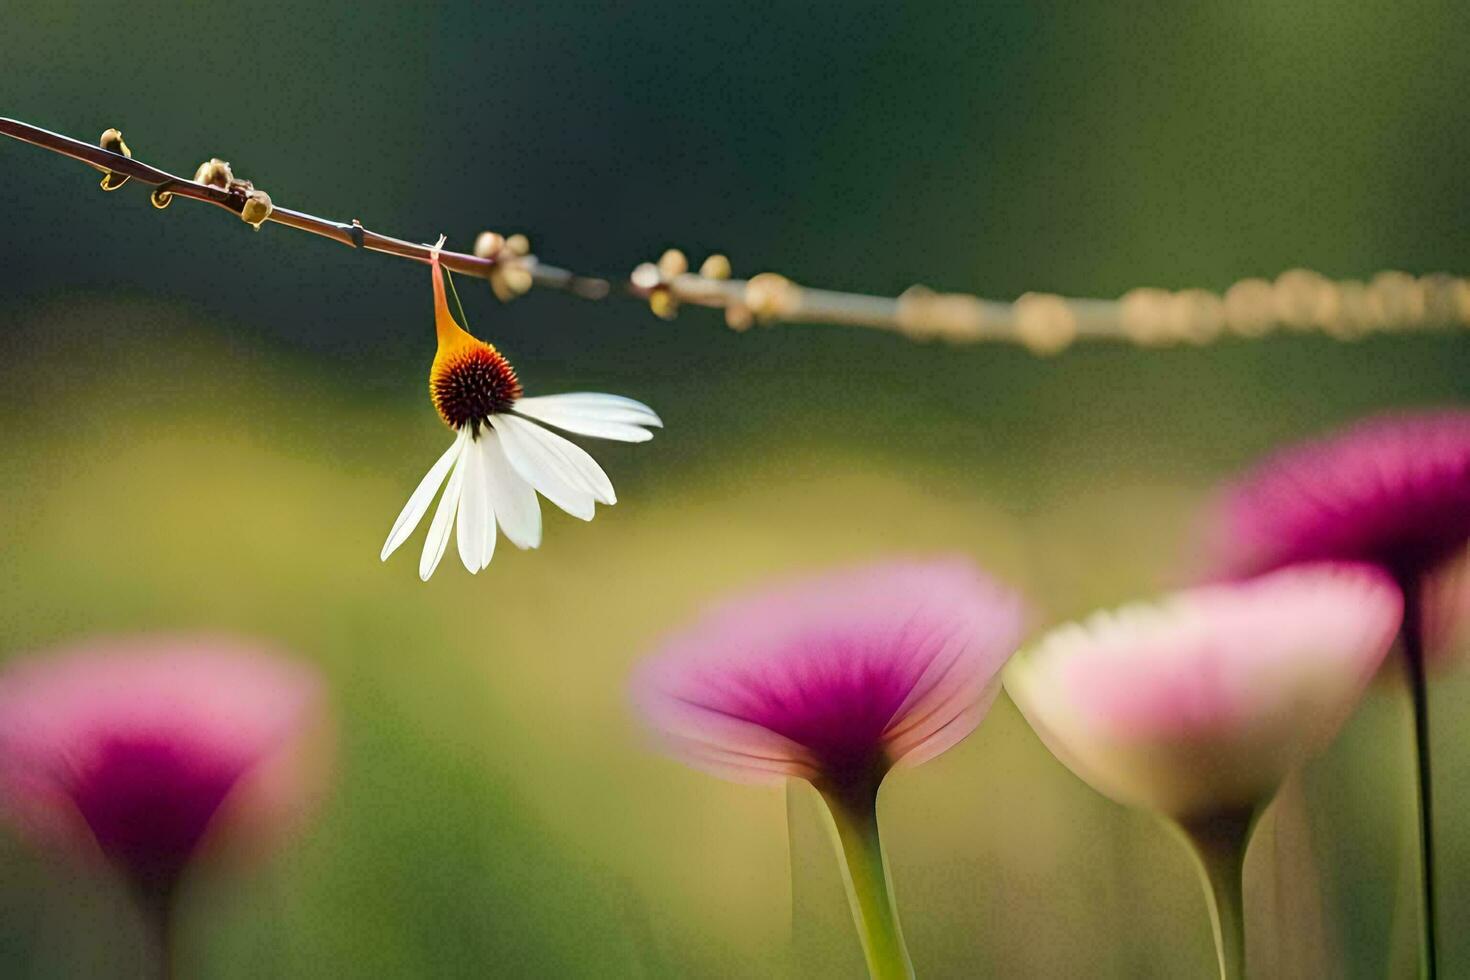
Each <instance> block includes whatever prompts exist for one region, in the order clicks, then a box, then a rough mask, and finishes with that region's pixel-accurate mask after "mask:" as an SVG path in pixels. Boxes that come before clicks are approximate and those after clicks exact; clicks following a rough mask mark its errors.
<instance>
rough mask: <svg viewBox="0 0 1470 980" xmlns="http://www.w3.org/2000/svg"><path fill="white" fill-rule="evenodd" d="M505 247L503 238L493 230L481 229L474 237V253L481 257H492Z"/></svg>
mask: <svg viewBox="0 0 1470 980" xmlns="http://www.w3.org/2000/svg"><path fill="white" fill-rule="evenodd" d="M503 248H505V238H504V237H503V236H501V235H497V234H495V232H493V231H482V232H480V234H479V235H477V236H476V237H475V255H476V256H478V257H479V258H482V259H493V258H495V257H496V256H497V255H499V254H500V250H501V249H503Z"/></svg>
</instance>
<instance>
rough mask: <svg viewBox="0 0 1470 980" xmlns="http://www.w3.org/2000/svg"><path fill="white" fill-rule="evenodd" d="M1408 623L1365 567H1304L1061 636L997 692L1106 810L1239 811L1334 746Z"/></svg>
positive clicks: (1105, 617) (1029, 656)
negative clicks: (1108, 804) (1113, 803)
mask: <svg viewBox="0 0 1470 980" xmlns="http://www.w3.org/2000/svg"><path fill="white" fill-rule="evenodd" d="M1402 614H1403V599H1402V596H1401V594H1400V593H1399V590H1398V588H1397V587H1396V586H1395V585H1394V582H1393V580H1392V579H1391V578H1389V576H1388V575H1387V574H1385V573H1384V572H1382V571H1380V570H1378V569H1376V568H1374V567H1372V566H1368V565H1322V564H1318V565H1300V566H1295V567H1292V568H1288V569H1284V570H1281V571H1277V572H1272V573H1270V574H1267V575H1264V576H1262V577H1260V578H1257V579H1253V580H1250V581H1246V582H1242V583H1233V584H1223V585H1214V586H1207V587H1204V588H1200V589H1195V590H1193V591H1188V592H1182V593H1179V594H1176V595H1174V596H1172V597H1169V598H1167V599H1165V600H1164V601H1163V602H1161V603H1158V604H1157V605H1136V606H1127V607H1124V608H1122V609H1119V610H1117V611H1116V612H1107V613H1099V614H1096V615H1094V616H1093V617H1091V618H1090V619H1088V620H1087V621H1086V622H1084V623H1081V624H1071V625H1067V626H1063V627H1060V628H1058V629H1056V630H1053V631H1052V632H1051V633H1049V634H1047V635H1046V636H1045V637H1044V638H1043V639H1042V640H1041V641H1040V642H1039V643H1038V644H1037V645H1036V646H1035V647H1034V648H1033V649H1031V650H1028V651H1027V652H1025V653H1023V654H1021V655H1020V656H1018V657H1017V658H1016V659H1015V660H1014V661H1013V662H1012V665H1011V667H1010V668H1009V669H1008V671H1007V673H1006V689H1007V690H1008V691H1009V692H1010V694H1011V697H1012V698H1013V699H1014V700H1015V702H1016V704H1017V705H1018V706H1019V707H1020V709H1021V711H1022V713H1024V714H1025V716H1026V718H1027V719H1028V720H1029V721H1030V722H1031V724H1032V726H1033V727H1034V728H1035V729H1036V731H1037V733H1038V734H1039V735H1040V736H1041V738H1042V740H1043V741H1044V742H1046V744H1047V746H1048V747H1049V748H1050V749H1051V750H1052V752H1053V753H1054V754H1055V755H1056V756H1057V758H1059V759H1060V760H1062V762H1064V763H1065V764H1066V765H1067V766H1068V767H1069V768H1071V769H1072V770H1073V771H1074V772H1075V773H1077V775H1079V776H1081V777H1082V778H1083V779H1084V780H1086V781H1087V782H1088V783H1090V784H1091V785H1092V786H1093V787H1094V788H1096V789H1097V790H1099V791H1100V792H1102V793H1104V794H1106V795H1107V796H1110V797H1112V798H1113V799H1114V800H1117V801H1118V802H1120V803H1125V804H1130V805H1134V806H1141V807H1147V808H1150V809H1155V810H1159V811H1161V812H1163V813H1165V814H1168V815H1170V816H1172V817H1175V818H1177V819H1181V820H1188V819H1193V818H1196V817H1200V816H1204V815H1209V814H1212V813H1218V812H1223V811H1228V810H1232V809H1240V808H1245V809H1247V810H1248V809H1252V808H1255V807H1258V806H1260V805H1263V804H1264V803H1265V802H1267V801H1269V799H1270V798H1271V796H1272V795H1273V794H1274V793H1275V791H1276V788H1277V786H1278V785H1279V784H1280V782H1281V780H1282V779H1283V778H1284V777H1285V776H1286V775H1287V773H1288V772H1290V770H1291V769H1292V768H1294V767H1295V766H1297V765H1299V764H1300V763H1302V762H1304V761H1305V760H1306V759H1307V758H1309V757H1310V756H1312V755H1314V754H1316V753H1317V752H1320V751H1321V750H1322V749H1324V748H1325V747H1326V746H1327V744H1328V743H1329V742H1330V741H1331V740H1332V738H1333V737H1334V736H1335V735H1336V733H1337V730H1338V729H1339V728H1340V727H1341V726H1342V723H1343V721H1344V720H1346V718H1347V717H1348V715H1349V714H1350V713H1351V711H1352V710H1353V708H1354V706H1355V705H1356V704H1357V701H1358V699H1359V697H1360V696H1361V694H1362V692H1363V689H1364V687H1365V686H1366V685H1367V684H1368V682H1369V680H1370V679H1371V678H1372V676H1373V674H1374V672H1375V671H1376V670H1377V669H1378V667H1379V664H1380V663H1381V662H1382V660H1383V658H1384V656H1385V655H1386V654H1387V652H1388V650H1389V647H1390V646H1391V645H1392V643H1393V639H1394V635H1395V633H1396V632H1397V630H1398V627H1399V621H1400V618H1401V616H1402Z"/></svg>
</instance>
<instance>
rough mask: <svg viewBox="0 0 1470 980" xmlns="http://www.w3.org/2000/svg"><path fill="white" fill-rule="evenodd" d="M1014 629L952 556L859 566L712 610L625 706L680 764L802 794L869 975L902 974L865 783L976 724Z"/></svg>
mask: <svg viewBox="0 0 1470 980" xmlns="http://www.w3.org/2000/svg"><path fill="white" fill-rule="evenodd" d="M1021 628H1022V610H1021V601H1020V599H1019V597H1018V596H1017V595H1015V594H1014V593H1012V592H1010V591H1009V590H1006V589H1004V588H1002V587H1000V586H999V585H997V584H996V583H994V582H992V581H991V580H989V579H988V578H986V577H984V576H983V575H981V574H980V573H979V572H978V571H977V570H976V569H975V568H974V567H973V566H972V565H970V564H969V563H967V562H965V561H962V560H946V561H929V562H919V561H913V562H894V563H889V564H881V565H874V566H869V567H864V568H859V569H854V570H848V571H842V572H838V573H834V574H829V575H826V576H822V577H818V578H814V579H809V580H805V581H799V582H788V583H784V584H782V585H780V586H777V587H775V588H772V589H770V590H768V591H764V592H761V593H758V594H753V595H749V596H745V597H743V598H739V599H735V600H733V601H731V602H728V603H727V604H725V605H724V606H722V607H720V608H717V609H715V610H714V611H712V612H711V613H709V614H708V615H707V616H705V617H704V618H703V619H702V620H700V621H699V622H698V623H697V624H695V625H694V626H692V627H691V628H689V629H688V630H687V631H686V632H683V633H681V634H679V635H676V636H675V637H673V638H672V639H671V640H669V642H668V644H667V646H666V647H665V648H664V650H663V651H662V652H661V653H660V654H658V655H657V656H655V657H653V658H651V659H650V660H649V661H647V662H645V663H644V664H643V665H642V667H641V668H640V669H639V671H638V672H637V674H636V676H635V678H634V682H633V692H634V698H635V701H636V703H637V705H638V707H639V708H640V710H641V713H642V715H643V717H644V719H645V721H646V722H647V723H648V725H649V726H650V727H651V728H652V729H653V730H654V731H655V732H656V733H657V734H658V735H659V736H661V737H662V739H663V741H664V744H665V745H666V747H667V748H668V750H669V751H670V752H671V753H672V754H673V755H675V756H676V757H678V758H680V759H682V760H684V761H685V762H688V763H689V764H690V765H693V766H696V767H698V768H701V769H705V770H708V771H710V772H713V773H715V774H717V775H721V776H725V777H728V778H732V779H735V780H739V781H745V782H766V783H780V782H782V781H784V780H785V779H787V778H789V777H799V778H802V779H806V780H809V781H810V782H811V783H812V785H813V786H815V787H816V788H817V790H818V791H819V792H820V793H821V794H822V797H823V799H824V800H825V801H826V802H827V806H828V809H829V810H830V811H831V813H832V816H833V820H834V822H835V825H836V829H837V833H838V837H839V841H840V843H841V845H842V850H843V854H844V857H845V859H846V862H847V882H848V886H849V890H850V894H851V896H852V898H853V902H854V909H855V910H856V913H857V920H858V921H857V925H858V928H859V932H860V934H861V937H862V940H863V948H864V952H865V953H866V954H867V957H868V965H869V968H870V970H871V971H872V972H873V974H874V976H885V977H886V976H906V975H909V974H910V972H911V967H909V965H908V958H907V953H906V952H905V951H904V948H903V940H902V935H901V933H900V930H899V926H898V920H897V915H896V912H895V911H894V910H893V907H892V899H891V887H890V886H889V884H888V881H887V872H886V868H885V866H884V863H883V857H882V850H881V845H880V844H879V839H878V825H877V812H876V803H877V794H878V788H879V785H880V783H881V782H882V780H883V778H884V776H885V774H886V773H887V772H888V771H889V769H891V768H892V767H893V766H895V765H916V764H918V763H920V762H923V761H925V760H927V759H930V758H933V757H934V756H935V755H938V754H939V753H940V752H943V751H944V750H945V749H947V748H949V747H950V746H952V745H954V744H955V743H956V742H958V741H959V740H960V739H962V738H964V737H965V736H966V735H968V734H969V733H970V732H971V731H972V730H973V729H974V728H975V726H976V725H977V724H979V722H980V720H981V718H982V717H984V714H985V712H986V711H987V710H988V708H989V706H990V704H991V702H992V701H993V700H994V697H995V694H996V691H997V689H998V686H999V673H998V672H999V670H1000V668H1001V666H1002V665H1003V664H1004V663H1005V661H1006V659H1007V658H1008V657H1009V656H1010V654H1011V653H1012V652H1013V650H1014V649H1015V647H1016V645H1017V643H1018V642H1019V640H1020V635H1021Z"/></svg>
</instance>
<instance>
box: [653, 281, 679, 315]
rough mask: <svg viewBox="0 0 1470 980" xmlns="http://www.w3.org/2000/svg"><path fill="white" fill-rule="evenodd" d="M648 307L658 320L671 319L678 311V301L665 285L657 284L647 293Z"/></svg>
mask: <svg viewBox="0 0 1470 980" xmlns="http://www.w3.org/2000/svg"><path fill="white" fill-rule="evenodd" d="M648 308H649V309H650V310H652V311H653V315H654V316H656V317H658V318H659V319H660V320H672V319H673V318H674V317H675V315H677V314H678V312H679V301H678V300H676V299H674V294H673V293H671V292H670V291H669V287H667V286H659V287H658V288H657V289H655V290H654V291H653V292H651V293H649V294H648Z"/></svg>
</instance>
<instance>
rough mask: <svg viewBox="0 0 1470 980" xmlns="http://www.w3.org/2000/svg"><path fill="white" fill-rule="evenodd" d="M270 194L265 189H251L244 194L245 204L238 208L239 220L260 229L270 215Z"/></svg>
mask: <svg viewBox="0 0 1470 980" xmlns="http://www.w3.org/2000/svg"><path fill="white" fill-rule="evenodd" d="M271 209H272V205H271V196H270V195H269V194H267V193H266V192H265V191H260V190H252V191H250V192H249V193H248V194H246V196H245V206H244V207H242V208H241V209H240V220H241V221H244V222H245V223H246V224H247V225H249V226H250V227H252V228H254V229H255V230H256V231H260V226H261V225H263V224H265V222H266V219H267V218H269V217H270V216H271Z"/></svg>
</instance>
